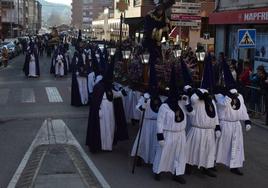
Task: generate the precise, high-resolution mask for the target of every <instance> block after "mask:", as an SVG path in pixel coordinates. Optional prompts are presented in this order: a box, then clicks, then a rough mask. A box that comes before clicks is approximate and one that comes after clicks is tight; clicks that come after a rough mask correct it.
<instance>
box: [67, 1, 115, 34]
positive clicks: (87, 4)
mask: <svg viewBox="0 0 268 188" xmlns="http://www.w3.org/2000/svg"><path fill="white" fill-rule="evenodd" d="M106 7H108V8H110V9H112V8H113V0H73V1H72V22H71V24H72V26H73V27H75V28H76V29H82V30H89V29H91V25H92V21H93V20H94V19H97V18H98V17H99V16H100V15H101V14H102V13H103V10H104V8H106Z"/></svg>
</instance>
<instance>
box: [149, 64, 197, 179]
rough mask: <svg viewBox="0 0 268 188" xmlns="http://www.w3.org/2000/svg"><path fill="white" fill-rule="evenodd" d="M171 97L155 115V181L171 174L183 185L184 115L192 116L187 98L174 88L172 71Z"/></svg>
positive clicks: (184, 160) (174, 82) (184, 159)
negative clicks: (164, 173) (162, 175)
mask: <svg viewBox="0 0 268 188" xmlns="http://www.w3.org/2000/svg"><path fill="white" fill-rule="evenodd" d="M171 74H172V76H171V82H170V87H169V89H170V94H169V97H168V99H167V100H166V102H165V103H163V104H162V105H161V107H160V109H159V112H158V116H157V140H158V142H159V144H158V146H157V150H156V155H155V159H154V163H153V172H154V175H155V180H158V181H159V180H160V173H162V172H170V173H172V174H173V180H175V181H177V182H179V183H181V184H185V183H186V181H185V179H184V178H183V177H182V176H183V174H184V172H185V166H186V155H185V149H186V148H185V146H186V133H185V128H186V123H187V116H186V115H187V113H188V112H189V113H194V112H193V108H192V107H191V106H190V102H189V98H188V97H187V96H186V95H180V96H179V93H178V89H177V87H176V76H175V69H174V68H173V70H172V73H171Z"/></svg>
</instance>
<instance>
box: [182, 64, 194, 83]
mask: <svg viewBox="0 0 268 188" xmlns="http://www.w3.org/2000/svg"><path fill="white" fill-rule="evenodd" d="M181 73H182V77H183V82H184V86H187V85H189V86H191V85H192V83H193V79H192V76H191V74H190V71H189V69H188V67H187V65H186V63H185V62H184V61H183V60H181Z"/></svg>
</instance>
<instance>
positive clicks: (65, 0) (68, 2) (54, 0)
mask: <svg viewBox="0 0 268 188" xmlns="http://www.w3.org/2000/svg"><path fill="white" fill-rule="evenodd" d="M46 1H48V2H51V3H61V4H65V5H71V2H72V0H46Z"/></svg>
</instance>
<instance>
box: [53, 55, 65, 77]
mask: <svg viewBox="0 0 268 188" xmlns="http://www.w3.org/2000/svg"><path fill="white" fill-rule="evenodd" d="M63 61H64V57H63V55H61V54H58V55H57V57H56V62H55V76H59V77H62V76H64V62H63Z"/></svg>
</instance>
